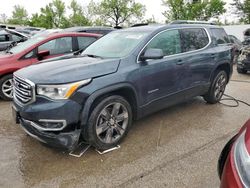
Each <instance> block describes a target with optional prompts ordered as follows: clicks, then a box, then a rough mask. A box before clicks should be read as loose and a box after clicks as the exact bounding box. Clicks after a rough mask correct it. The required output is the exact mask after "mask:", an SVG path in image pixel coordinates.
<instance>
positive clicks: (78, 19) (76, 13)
mask: <svg viewBox="0 0 250 188" xmlns="http://www.w3.org/2000/svg"><path fill="white" fill-rule="evenodd" d="M69 9H70V10H72V12H73V13H72V14H71V15H70V17H69V22H70V25H71V26H84V25H91V22H90V21H89V20H88V19H87V17H85V16H84V14H85V13H84V10H83V7H82V6H81V5H79V4H78V3H77V1H76V0H72V1H71V3H70V6H69Z"/></svg>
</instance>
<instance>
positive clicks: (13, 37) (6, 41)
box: [0, 29, 29, 51]
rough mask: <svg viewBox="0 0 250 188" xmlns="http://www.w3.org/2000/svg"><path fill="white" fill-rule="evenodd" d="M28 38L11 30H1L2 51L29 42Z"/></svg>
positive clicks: (0, 44) (0, 47) (0, 43)
mask: <svg viewBox="0 0 250 188" xmlns="http://www.w3.org/2000/svg"><path fill="white" fill-rule="evenodd" d="M28 38H29V37H28V36H27V35H25V34H23V33H20V32H18V31H15V30H11V29H2V30H0V51H4V50H6V49H8V48H9V47H11V46H13V45H15V44H17V43H20V42H24V41H26V40H28Z"/></svg>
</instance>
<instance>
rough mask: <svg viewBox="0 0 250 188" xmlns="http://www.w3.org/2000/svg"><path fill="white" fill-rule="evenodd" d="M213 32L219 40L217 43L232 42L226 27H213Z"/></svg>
mask: <svg viewBox="0 0 250 188" xmlns="http://www.w3.org/2000/svg"><path fill="white" fill-rule="evenodd" d="M211 32H212V34H213V36H214V38H215V40H216V42H217V44H226V43H230V40H229V38H228V36H227V33H226V32H225V30H224V29H211Z"/></svg>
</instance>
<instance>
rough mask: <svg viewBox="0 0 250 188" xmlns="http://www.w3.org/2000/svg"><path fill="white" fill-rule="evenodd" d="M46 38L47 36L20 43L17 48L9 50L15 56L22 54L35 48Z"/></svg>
mask: <svg viewBox="0 0 250 188" xmlns="http://www.w3.org/2000/svg"><path fill="white" fill-rule="evenodd" d="M45 38H46V36H39V37H34V38H30V39H29V40H27V41H25V42H23V43H20V44H18V45H17V46H15V47H13V48H11V49H10V50H9V52H10V53H13V54H17V53H20V52H22V51H23V50H26V49H27V48H29V47H31V46H33V45H34V44H37V43H38V42H41V41H42V40H44V39H45Z"/></svg>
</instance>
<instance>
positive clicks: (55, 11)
mask: <svg viewBox="0 0 250 188" xmlns="http://www.w3.org/2000/svg"><path fill="white" fill-rule="evenodd" d="M65 13H66V7H65V3H64V2H62V1H61V0H53V1H52V3H49V4H48V5H46V6H45V7H44V8H41V14H40V15H38V14H34V15H33V17H32V18H31V20H33V21H35V22H36V24H38V25H39V26H40V27H45V28H47V29H49V28H54V27H56V28H64V27H67V26H68V25H69V22H68V20H67V19H66V17H65ZM37 20H38V21H40V23H37Z"/></svg>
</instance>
